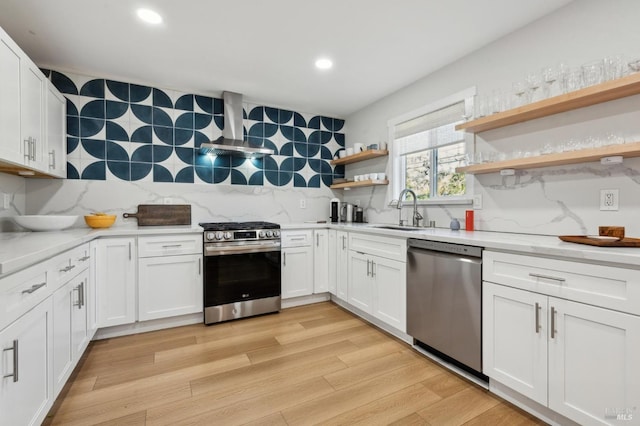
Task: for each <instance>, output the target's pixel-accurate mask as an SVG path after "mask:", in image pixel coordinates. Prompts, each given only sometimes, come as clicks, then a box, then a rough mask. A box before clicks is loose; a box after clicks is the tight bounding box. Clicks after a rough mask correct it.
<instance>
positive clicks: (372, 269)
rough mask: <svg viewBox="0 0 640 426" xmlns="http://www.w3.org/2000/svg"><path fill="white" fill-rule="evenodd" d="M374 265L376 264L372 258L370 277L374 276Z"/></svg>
mask: <svg viewBox="0 0 640 426" xmlns="http://www.w3.org/2000/svg"><path fill="white" fill-rule="evenodd" d="M375 267H376V264H375V262H374V261H373V260H372V261H371V277H372V278H373V277H375V276H376V269H375Z"/></svg>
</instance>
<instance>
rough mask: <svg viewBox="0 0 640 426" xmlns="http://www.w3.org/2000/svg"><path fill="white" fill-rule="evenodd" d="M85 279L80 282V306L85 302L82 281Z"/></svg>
mask: <svg viewBox="0 0 640 426" xmlns="http://www.w3.org/2000/svg"><path fill="white" fill-rule="evenodd" d="M85 282H86V281H82V283H80V296H81V301H82V306H83V307H84V305H85V302H84V292H85V288H84V283H85Z"/></svg>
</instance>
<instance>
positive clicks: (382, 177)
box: [376, 173, 387, 180]
mask: <svg viewBox="0 0 640 426" xmlns="http://www.w3.org/2000/svg"><path fill="white" fill-rule="evenodd" d="M386 178H387V174H386V173H376V179H378V180H385V179H386Z"/></svg>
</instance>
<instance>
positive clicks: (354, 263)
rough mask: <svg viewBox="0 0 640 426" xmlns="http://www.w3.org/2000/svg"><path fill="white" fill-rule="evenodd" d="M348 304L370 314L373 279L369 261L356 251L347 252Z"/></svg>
mask: <svg viewBox="0 0 640 426" xmlns="http://www.w3.org/2000/svg"><path fill="white" fill-rule="evenodd" d="M348 268H349V282H348V288H349V289H348V292H349V303H350V304H352V305H353V306H355V307H356V308H358V309H361V310H362V311H364V312H367V313H369V314H370V313H372V310H373V308H372V301H373V285H374V283H373V279H372V278H371V260H370V258H369V257H367V256H365V255H364V254H362V253H359V252H356V251H350V252H349V267H348Z"/></svg>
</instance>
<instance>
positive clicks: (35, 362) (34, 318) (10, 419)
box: [0, 298, 54, 425]
mask: <svg viewBox="0 0 640 426" xmlns="http://www.w3.org/2000/svg"><path fill="white" fill-rule="evenodd" d="M51 312H52V305H51V298H47V299H46V300H45V301H43V302H42V303H40V304H39V305H37V306H36V307H34V308H33V309H31V310H30V311H29V312H27V313H26V314H24V315H23V316H21V317H20V318H18V319H17V320H16V321H14V322H13V323H12V324H11V325H9V326H8V327H6V328H5V329H4V330H2V331H0V349H1V350H2V352H0V424H2V425H39V424H40V423H42V421H43V420H44V418H45V416H46V415H47V412H48V410H49V408H51V405H52V404H53V399H54V397H53V386H52V383H51V377H52V376H51V356H50V354H51V349H52V337H51V331H52V326H51V322H52V319H51Z"/></svg>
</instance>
